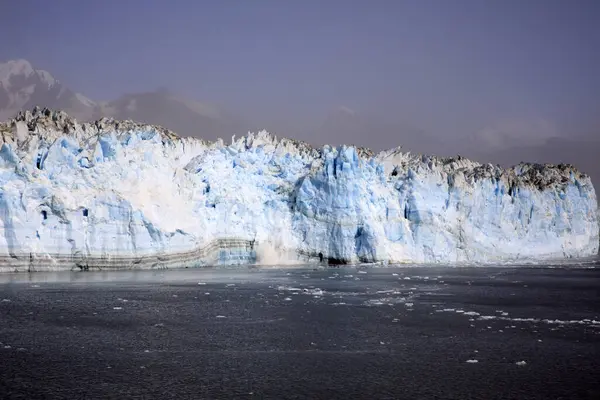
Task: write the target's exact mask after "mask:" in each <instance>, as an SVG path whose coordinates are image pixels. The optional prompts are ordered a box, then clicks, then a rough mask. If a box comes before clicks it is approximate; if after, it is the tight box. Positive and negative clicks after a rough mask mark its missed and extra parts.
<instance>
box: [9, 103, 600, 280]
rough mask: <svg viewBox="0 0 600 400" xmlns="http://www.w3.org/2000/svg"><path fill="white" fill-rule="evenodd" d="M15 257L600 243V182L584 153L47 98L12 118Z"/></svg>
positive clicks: (163, 260) (224, 258)
mask: <svg viewBox="0 0 600 400" xmlns="http://www.w3.org/2000/svg"><path fill="white" fill-rule="evenodd" d="M0 145H1V149H0V270H3V271H15V270H16V271H35V270H43V269H71V268H82V269H87V268H165V267H182V266H187V267H196V266H203V265H215V264H261V265H273V264H277V265H281V264H292V263H306V262H318V261H320V259H321V258H322V259H323V260H324V261H329V262H332V263H358V262H383V263H407V262H418V263H463V262H466V263H471V262H476V263H479V262H481V263H485V262H494V263H496V262H517V261H519V260H523V259H551V258H552V259H556V258H567V257H569V258H570V257H585V256H592V255H596V254H597V253H598V244H599V240H598V219H597V214H596V213H597V202H596V194H595V191H594V188H593V186H592V183H591V181H590V178H589V177H588V176H586V175H585V174H583V173H581V172H579V171H577V170H576V169H575V168H574V167H572V166H569V165H558V166H553V165H543V166H542V165H534V164H519V165H518V166H515V167H513V168H510V169H502V168H500V167H497V166H493V165H489V164H488V165H483V164H479V163H476V162H473V161H469V160H467V159H464V158H461V157H456V158H437V157H427V156H414V155H411V154H409V153H404V152H401V151H400V149H399V148H398V149H392V150H389V151H384V152H381V153H379V154H373V153H372V152H371V151H370V150H368V149H362V148H355V147H352V146H340V147H337V148H336V147H331V146H324V147H323V148H321V149H315V148H312V147H311V146H310V145H308V144H306V143H302V142H297V141H293V140H288V139H277V138H276V137H274V136H272V135H270V134H268V133H266V132H260V133H257V134H248V135H247V136H245V137H241V138H239V139H237V140H235V138H233V139H232V143H231V144H229V145H226V144H224V143H223V141H218V142H215V143H210V142H206V141H203V140H199V139H194V138H180V137H178V136H176V135H175V134H174V133H172V132H170V131H168V130H166V129H163V128H160V127H157V126H147V125H143V124H137V123H134V122H131V121H113V120H108V119H103V120H99V121H97V122H95V123H89V124H87V123H86V124H80V123H78V122H77V121H75V120H74V119H72V118H70V117H68V116H67V115H66V114H64V113H62V112H56V111H51V110H47V109H43V110H40V109H35V110H34V111H33V112H29V111H27V112H24V113H20V114H19V115H17V117H16V118H14V119H13V120H11V121H9V122H7V123H5V124H3V125H0Z"/></svg>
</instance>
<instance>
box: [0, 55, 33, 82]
mask: <svg viewBox="0 0 600 400" xmlns="http://www.w3.org/2000/svg"><path fill="white" fill-rule="evenodd" d="M34 73H35V70H34V69H33V67H32V66H31V64H30V63H29V61H27V60H21V59H19V60H10V61H7V62H5V63H0V84H1V85H2V86H4V87H5V88H10V82H11V78H12V77H13V76H15V75H23V76H26V77H28V76H30V75H32V74H34Z"/></svg>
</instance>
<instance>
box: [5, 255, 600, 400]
mask: <svg viewBox="0 0 600 400" xmlns="http://www.w3.org/2000/svg"><path fill="white" fill-rule="evenodd" d="M0 398H6V399H42V398H44V399H127V398H131V399H154V398H156V399H220V398H240V399H243V398H246V399H250V398H257V399H258V398H269V399H350V398H358V399H579V398H581V399H600V269H593V268H587V269H577V268H568V269H565V268H530V267H526V268H525V267H521V268H502V267H497V268H437V267H435V268H432V267H429V268H369V269H359V268H354V267H347V268H336V269H320V270H313V269H291V270H284V269H245V268H239V269H207V270H183V271H161V272H157V271H139V272H112V273H98V272H87V273H86V272H83V273H55V274H42V273H38V274H33V275H26V274H25V275H1V276H0Z"/></svg>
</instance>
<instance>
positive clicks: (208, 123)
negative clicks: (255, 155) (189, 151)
mask: <svg viewBox="0 0 600 400" xmlns="http://www.w3.org/2000/svg"><path fill="white" fill-rule="evenodd" d="M36 106H38V107H48V108H52V109H60V110H64V111H66V112H67V113H68V114H69V115H71V116H73V117H75V118H77V119H78V120H79V121H93V120H96V119H99V118H103V117H108V118H115V119H120V120H126V119H131V120H135V121H140V122H144V123H148V124H156V125H162V126H164V127H166V128H168V129H171V130H173V131H176V132H178V133H179V134H181V135H182V136H193V137H201V138H203V139H207V140H215V139H217V138H219V137H225V138H229V137H231V136H232V134H235V133H238V134H239V133H246V132H247V126H246V125H245V124H244V123H243V122H242V121H241V120H239V119H238V118H237V117H235V116H233V115H232V114H230V113H227V112H225V111H223V110H221V109H219V108H217V107H214V106H212V105H209V104H204V103H199V102H194V101H191V100H188V99H184V98H182V97H179V96H176V95H174V94H172V93H170V92H169V91H166V90H156V91H150V92H144V93H131V94H125V95H123V96H121V97H119V98H117V99H115V100H112V101H106V102H101V101H93V100H91V99H89V98H87V97H86V96H84V95H82V94H80V93H76V92H75V91H73V90H71V89H69V88H68V87H66V86H65V85H64V84H62V83H61V82H60V81H59V80H58V79H56V78H54V77H53V76H52V74H50V73H49V72H47V71H44V70H40V69H35V68H34V67H33V66H32V65H31V64H30V63H29V62H28V61H26V60H12V61H8V62H6V63H3V64H0V121H5V120H7V119H9V118H12V117H14V116H15V115H16V114H17V113H18V112H19V111H21V110H31V109H33V108H34V107H36Z"/></svg>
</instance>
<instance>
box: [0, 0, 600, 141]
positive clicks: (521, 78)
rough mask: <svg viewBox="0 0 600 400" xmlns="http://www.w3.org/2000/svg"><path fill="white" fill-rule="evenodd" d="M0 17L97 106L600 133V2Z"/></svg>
mask: <svg viewBox="0 0 600 400" xmlns="http://www.w3.org/2000/svg"><path fill="white" fill-rule="evenodd" d="M0 9H1V13H0V59H2V60H8V59H14V58H25V59H27V60H29V61H31V62H32V64H34V66H35V67H37V68H42V69H46V70H48V71H50V72H51V73H52V74H54V75H55V77H56V78H58V79H59V80H61V81H63V82H64V83H66V84H67V85H68V86H69V87H71V88H72V89H74V90H76V91H78V92H81V93H83V94H85V95H86V96H88V97H90V98H92V99H98V100H103V99H106V100H108V99H112V98H115V97H117V96H119V95H121V94H123V93H125V92H135V91H145V90H152V89H155V88H157V87H159V86H166V87H168V88H170V89H172V90H173V91H175V92H179V93H182V94H184V95H186V96H189V97H191V98H194V99H196V100H200V101H207V102H211V103H216V104H221V105H224V106H225V107H227V108H228V109H231V110H233V111H235V112H236V113H241V114H242V115H244V116H246V117H249V118H252V119H253V120H255V121H268V122H269V123H274V124H278V126H281V127H289V129H290V130H292V129H295V130H298V129H309V128H311V127H313V126H314V124H315V121H317V120H322V119H323V117H324V115H325V114H326V113H327V112H328V111H329V110H331V109H333V108H335V107H338V106H342V105H343V106H346V107H349V108H351V109H353V110H356V111H358V112H360V113H365V114H369V115H373V116H378V117H380V118H382V119H385V120H389V121H394V122H403V123H407V124H410V125H412V126H416V127H419V128H422V129H424V130H425V131H427V132H430V133H433V134H436V135H459V134H468V133H472V132H475V131H479V130H483V129H490V127H492V128H491V129H493V127H495V126H498V125H500V126H501V125H502V124H505V125H507V124H508V126H511V125H510V124H516V125H519V124H527V123H528V121H538V122H539V121H542V123H541V125H540V124H538V125H535V126H541V127H542V128H539V129H546V128H543V127H545V126H547V127H548V129H550V130H555V131H557V132H558V133H560V134H583V133H588V134H589V133H590V132H596V133H600V1H596V0H590V1H585V0H573V1H568V0H503V1H491V0H489V1H488V0H473V1H461V0H439V1H426V0H418V1H417V0H415V1H401V0H390V1H385V0H362V1H358V0H356V1H352V0H340V1H337V0H318V1H311V0H273V1H267V0H264V1H263V0H247V1H242V0H239V1H233V0H215V1H201V0H170V1H151V0H139V1H136V0H112V1H111V0H104V1H92V0H83V1H82V0H56V1H51V2H49V1H46V0H44V1H42V0H39V1H38V0H2V6H1V8H0ZM534 124H535V123H534ZM516 129H517V131H518V128H516ZM594 129H595V130H594Z"/></svg>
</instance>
